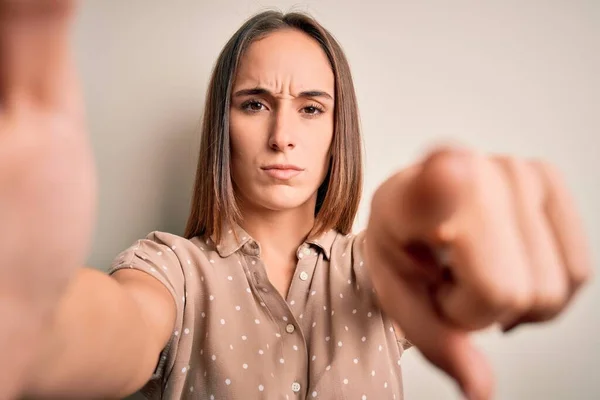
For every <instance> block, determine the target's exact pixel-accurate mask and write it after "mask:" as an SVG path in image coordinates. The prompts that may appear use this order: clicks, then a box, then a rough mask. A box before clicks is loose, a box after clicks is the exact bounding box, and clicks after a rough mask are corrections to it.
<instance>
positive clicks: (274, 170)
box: [261, 164, 304, 181]
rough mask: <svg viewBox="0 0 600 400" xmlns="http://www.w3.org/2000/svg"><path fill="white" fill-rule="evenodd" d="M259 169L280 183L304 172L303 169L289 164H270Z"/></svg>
mask: <svg viewBox="0 0 600 400" xmlns="http://www.w3.org/2000/svg"><path fill="white" fill-rule="evenodd" d="M261 169H262V170H263V171H265V173H266V174H267V175H269V176H271V177H272V178H275V179H278V180H282V181H287V180H290V179H292V178H294V177H295V176H297V175H299V174H300V173H301V172H302V171H304V169H303V168H300V167H298V166H296V165H291V164H272V165H267V166H264V167H261Z"/></svg>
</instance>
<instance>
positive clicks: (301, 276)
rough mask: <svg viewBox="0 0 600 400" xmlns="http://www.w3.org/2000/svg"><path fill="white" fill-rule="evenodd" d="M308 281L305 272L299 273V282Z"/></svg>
mask: <svg viewBox="0 0 600 400" xmlns="http://www.w3.org/2000/svg"><path fill="white" fill-rule="evenodd" d="M307 279H308V274H307V273H306V271H302V272H300V280H303V281H305V280H307Z"/></svg>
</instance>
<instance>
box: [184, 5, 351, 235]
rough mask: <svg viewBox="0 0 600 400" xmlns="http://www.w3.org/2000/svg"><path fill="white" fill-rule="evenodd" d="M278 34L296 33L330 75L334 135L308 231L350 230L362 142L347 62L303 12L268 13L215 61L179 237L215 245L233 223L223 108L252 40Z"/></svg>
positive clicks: (239, 33) (243, 30) (226, 112)
mask: <svg viewBox="0 0 600 400" xmlns="http://www.w3.org/2000/svg"><path fill="white" fill-rule="evenodd" d="M281 29H297V30H300V31H301V32H304V33H306V34H307V35H309V36H310V37H311V38H313V39H314V40H316V41H317V42H318V43H319V45H320V46H321V48H322V49H323V51H324V52H325V54H326V55H327V58H328V60H329V63H330V64H331V68H332V70H333V73H334V78H335V108H334V134H333V140H332V144H331V162H330V166H329V170H328V173H327V176H326V178H325V180H324V182H323V183H322V184H321V186H320V187H319V189H318V192H317V205H316V208H315V224H314V227H313V230H312V232H311V234H313V235H319V234H321V233H323V232H325V231H327V230H329V229H336V230H337V231H339V232H341V233H343V234H347V233H349V232H350V230H351V229H352V225H353V223H354V219H355V217H356V212H357V210H358V206H359V203H360V197H361V194H362V185H363V178H362V141H361V135H360V124H359V116H358V106H357V101H356V94H355V90H354V83H353V81H352V76H351V73H350V66H349V65H348V60H347V58H346V56H345V55H344V52H343V51H342V49H341V47H340V45H339V44H338V43H337V41H336V40H335V39H334V37H333V36H332V35H331V34H330V33H329V32H328V31H327V30H326V29H325V28H323V27H322V26H321V25H320V24H319V23H318V22H317V21H315V20H314V19H313V18H312V17H310V16H308V15H305V14H302V13H297V12H293V13H287V14H284V13H281V12H277V11H266V12H262V13H260V14H257V15H255V16H254V17H252V18H250V19H249V20H247V21H246V22H245V23H244V24H243V25H242V26H241V28H240V29H239V30H238V31H237V32H235V34H234V35H233V36H232V37H231V39H229V41H228V42H227V44H226V45H225V47H224V48H223V50H222V51H221V53H220V54H219V57H218V59H217V62H216V64H215V67H214V69H213V72H212V76H211V79H210V83H209V86H208V91H207V96H206V105H205V110H204V117H203V122H202V138H201V143H200V155H199V159H198V167H197V170H196V180H195V184H194V192H193V197H192V203H191V212H190V215H189V217H188V221H187V226H186V229H185V237H186V238H188V239H190V238H192V237H194V236H212V237H213V238H214V239H215V241H216V242H217V243H218V242H219V241H220V240H221V237H222V233H223V232H222V229H223V227H224V226H225V225H226V224H229V225H234V224H239V222H240V221H241V214H240V209H239V207H238V204H237V201H236V194H235V191H234V186H233V182H232V177H231V148H230V139H229V109H230V103H231V92H232V87H233V83H234V81H235V78H236V74H237V69H238V65H239V62H240V59H241V57H242V56H243V54H244V52H245V51H246V49H248V47H249V46H250V45H251V44H252V43H253V42H254V41H256V40H258V39H261V38H263V37H265V36H266V35H268V34H269V33H272V32H275V31H278V30H281Z"/></svg>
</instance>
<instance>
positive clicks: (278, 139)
mask: <svg viewBox="0 0 600 400" xmlns="http://www.w3.org/2000/svg"><path fill="white" fill-rule="evenodd" d="M273 116H274V117H273V121H272V123H271V132H270V134H269V147H270V148H271V149H272V150H275V151H289V150H292V149H293V148H294V147H296V138H295V137H294V136H295V135H294V121H293V113H292V112H290V110H286V109H285V107H280V108H279V109H278V110H277V111H276V112H275V113H273Z"/></svg>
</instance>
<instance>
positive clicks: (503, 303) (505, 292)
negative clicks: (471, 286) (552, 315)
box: [482, 281, 534, 314]
mask: <svg viewBox="0 0 600 400" xmlns="http://www.w3.org/2000/svg"><path fill="white" fill-rule="evenodd" d="M482 300H483V301H484V302H485V304H486V306H487V307H488V308H490V309H492V310H495V311H496V312H497V313H502V314H504V313H509V314H518V313H523V312H525V311H526V310H528V309H529V308H530V307H531V305H532V303H533V301H534V296H533V292H532V290H531V289H529V287H528V286H527V285H523V284H521V285H518V284H516V283H515V282H512V281H505V282H497V281H496V282H493V283H491V284H489V285H487V287H484V288H483V291H482Z"/></svg>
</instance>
